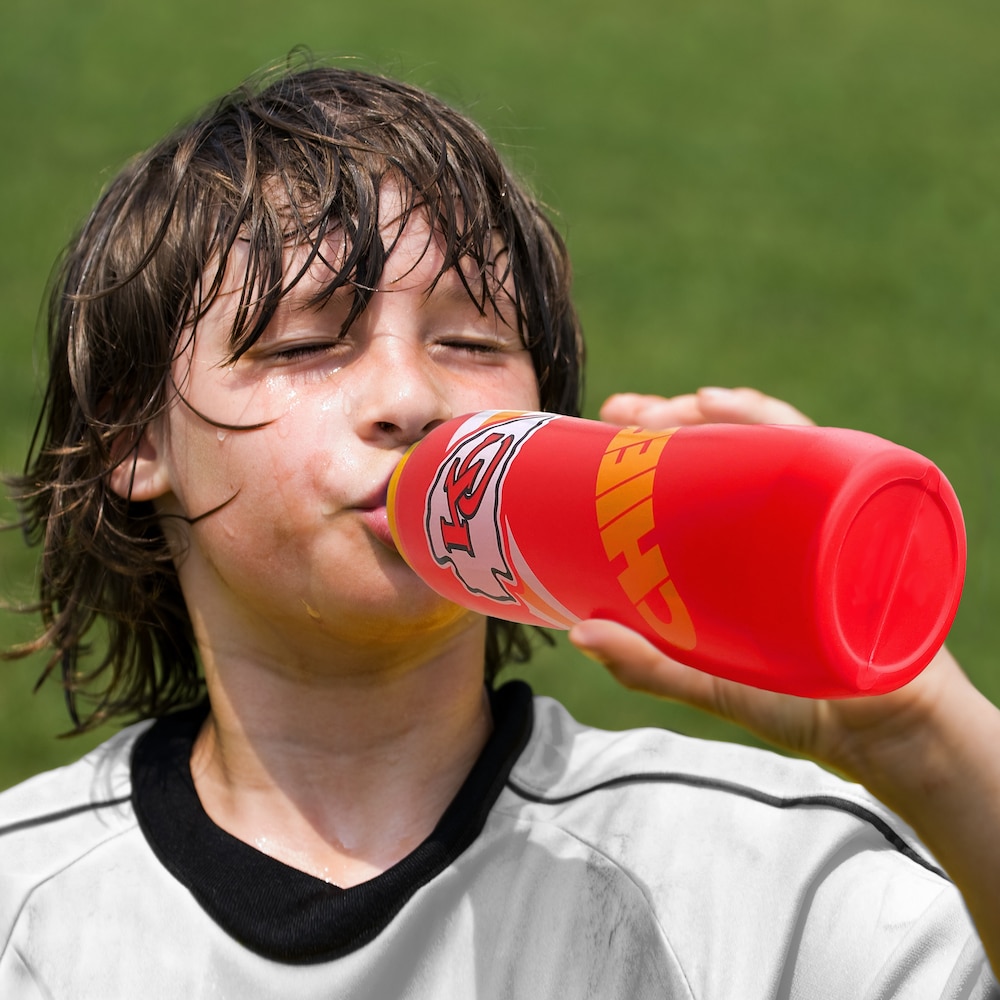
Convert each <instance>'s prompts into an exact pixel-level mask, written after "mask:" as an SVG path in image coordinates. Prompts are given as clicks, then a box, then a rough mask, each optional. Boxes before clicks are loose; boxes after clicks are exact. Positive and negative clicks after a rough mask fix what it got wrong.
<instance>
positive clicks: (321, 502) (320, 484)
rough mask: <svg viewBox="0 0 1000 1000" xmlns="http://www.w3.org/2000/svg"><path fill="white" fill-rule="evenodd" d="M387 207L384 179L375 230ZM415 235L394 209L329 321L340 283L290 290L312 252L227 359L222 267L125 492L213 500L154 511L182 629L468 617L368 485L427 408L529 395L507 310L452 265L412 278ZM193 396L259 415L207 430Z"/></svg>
mask: <svg viewBox="0 0 1000 1000" xmlns="http://www.w3.org/2000/svg"><path fill="white" fill-rule="evenodd" d="M398 211H399V195H398V192H393V191H392V190H391V189H389V190H387V191H385V192H383V197H382V208H381V214H380V220H381V222H382V227H383V232H384V236H385V241H386V244H387V245H388V243H389V241H390V240H391V239H392V238H394V237H395V236H396V232H395V230H396V227H395V226H394V225H393V220H394V218H395V217H396V216H397V215H398ZM431 237H432V234H431V233H430V231H429V226H428V224H427V222H426V220H425V219H424V217H423V215H422V214H420V213H415V214H414V215H413V216H411V218H410V220H409V222H408V224H407V226H406V228H405V230H404V231H403V234H402V237H401V238H400V239H399V240H398V242H397V244H396V247H395V249H394V250H393V251H392V253H391V255H390V256H389V259H388V261H387V263H386V266H385V269H384V273H383V275H382V279H381V282H380V284H379V286H378V288H377V290H376V292H375V294H374V295H373V297H372V300H371V303H370V305H369V306H368V307H367V309H366V310H365V311H364V312H363V313H362V314H361V315H360V316H359V317H358V319H357V320H356V321H355V322H354V324H353V325H352V327H351V328H350V330H349V331H348V333H347V334H346V335H345V336H341V324H342V323H343V320H344V317H345V316H346V314H347V310H348V308H349V306H350V300H349V296H348V294H347V293H343V294H342V293H341V292H338V293H337V294H336V295H335V296H334V297H333V299H331V300H330V301H329V303H327V304H326V305H325V306H323V307H322V308H321V309H319V310H304V309H302V308H301V303H303V302H305V301H307V300H308V299H309V297H310V295H311V294H312V292H314V291H315V289H316V287H317V286H318V285H319V284H320V283H322V282H324V280H325V279H328V278H329V272H328V271H326V270H325V268H326V265H324V264H322V263H316V264H314V265H313V268H312V270H311V271H310V272H309V273H308V275H307V277H306V279H305V280H304V281H302V282H301V283H300V286H299V287H298V288H296V289H295V290H293V291H292V292H291V293H289V295H288V296H287V297H286V299H285V300H284V302H283V304H282V306H281V307H280V310H279V313H278V314H277V315H276V316H275V318H274V320H273V322H272V323H271V324H270V326H269V327H268V329H267V330H266V332H265V333H264V335H263V336H262V338H261V339H260V340H259V341H258V342H257V343H256V344H255V345H254V346H253V347H252V348H251V349H250V350H249V351H248V352H247V353H246V354H245V355H244V356H243V357H242V358H240V360H239V361H237V362H236V363H233V364H230V363H229V362H228V361H227V358H228V355H229V352H230V350H231V345H230V341H229V336H230V330H231V326H232V320H233V313H234V310H235V307H236V301H237V299H238V294H235V293H236V291H237V289H236V288H235V279H233V278H232V275H229V276H227V282H228V285H227V288H226V289H225V290H224V294H222V295H221V296H220V297H219V299H218V300H217V301H216V302H215V303H214V305H213V306H212V308H211V309H210V311H209V313H208V314H207V315H206V317H205V319H204V320H203V321H202V322H201V323H199V325H198V329H197V335H196V337H195V338H194V341H193V345H189V346H188V348H187V349H186V351H185V352H184V353H183V354H182V356H180V357H179V358H178V360H177V362H176V364H175V369H174V378H175V380H176V383H177V387H178V390H179V396H178V398H175V400H174V401H173V403H172V405H171V407H170V409H169V412H168V414H167V416H166V418H165V419H164V420H163V421H162V422H161V424H160V425H158V426H157V427H155V428H153V429H152V430H151V432H150V435H149V437H150V441H151V442H152V446H151V450H150V453H151V454H152V456H153V459H152V464H150V465H148V467H147V466H144V468H147V469H148V470H152V471H153V474H152V475H147V476H143V475H139V476H138V477H137V480H136V495H137V498H139V499H141V498H144V497H143V496H142V495H141V494H142V492H143V491H145V494H147V496H146V497H145V498H152V499H156V500H157V504H158V509H159V510H160V511H161V513H162V514H163V515H171V514H182V515H184V516H185V517H187V518H197V517H198V516H199V515H204V514H206V513H207V512H210V511H214V512H213V513H210V514H208V516H206V517H204V518H203V519H202V520H198V521H196V522H195V523H194V524H191V525H189V524H186V523H185V522H183V521H180V520H175V519H173V518H170V517H165V518H164V520H163V523H164V526H165V530H167V531H168V533H169V534H170V535H171V537H172V539H173V538H174V535H176V536H177V537H176V539H174V540H175V541H176V542H177V543H178V544H179V545H180V546H181V547H180V548H179V549H178V550H177V551H178V552H181V553H183V554H182V555H180V556H179V557H178V559H177V563H178V572H179V575H180V579H181V584H182V587H183V589H184V592H185V598H186V600H187V603H188V607H189V609H190V611H191V614H192V618H193V619H194V622H195V627H196V630H198V631H199V632H202V630H203V622H205V621H207V622H209V623H210V624H211V625H212V626H213V627H218V625H219V623H220V622H226V623H228V624H229V629H230V631H231V632H232V633H233V637H234V638H233V639H232V640H231V641H237V642H238V641H243V640H249V638H250V636H251V635H253V636H255V637H256V641H258V642H259V641H260V640H261V638H262V637H264V638H265V639H266V641H272V640H273V641H274V643H275V646H276V649H280V648H285V649H286V653H291V652H292V650H290V649H287V643H288V642H289V641H291V640H290V637H292V636H294V641H295V642H299V643H304V644H306V645H307V646H308V645H310V644H319V643H322V642H324V641H327V640H329V639H331V638H332V639H335V640H337V641H339V642H343V643H348V644H355V645H358V644H361V645H364V644H369V645H375V646H377V645H378V644H380V643H385V642H393V641H397V640H400V639H403V638H408V641H411V640H412V639H413V637H414V636H415V635H417V634H422V635H425V636H430V635H432V634H436V635H438V636H440V635H441V632H442V630H444V632H445V633H449V632H451V631H462V630H464V629H467V628H474V627H481V620H480V619H478V618H477V617H476V616H471V615H470V614H469V613H468V612H465V611H463V610H460V609H458V608H456V607H455V606H454V605H451V604H449V603H448V602H446V601H444V600H443V599H442V598H439V597H438V596H437V595H435V594H433V593H432V592H431V591H430V590H429V589H428V588H426V587H425V586H424V585H423V584H422V583H421V582H420V581H419V580H417V578H416V577H415V576H414V575H413V573H412V572H411V571H410V570H409V568H408V567H407V566H406V565H405V563H404V562H403V560H402V558H401V557H400V556H399V554H398V553H397V552H396V550H395V548H394V546H393V544H392V539H391V536H390V534H389V529H388V523H387V518H386V511H385V499H386V487H387V484H388V481H389V477H390V475H391V473H392V471H393V469H394V468H395V466H396V464H397V462H398V460H399V458H400V457H401V455H402V454H403V452H404V451H405V450H406V448H407V447H408V446H409V445H410V444H412V443H413V442H414V441H417V440H419V439H420V438H421V437H422V436H423V435H425V434H426V433H427V432H428V431H429V430H431V429H432V428H433V427H434V426H436V425H437V424H438V423H440V422H442V421H444V420H447V419H449V418H450V417H453V416H458V415H460V414H464V413H468V412H472V411H476V410H483V409H525V410H530V409H537V408H538V407H539V397H538V387H537V381H536V377H535V373H534V368H533V366H532V362H531V358H530V355H529V353H528V351H527V350H526V349H525V348H524V346H523V344H522V343H521V341H520V338H519V336H518V334H517V330H516V324H515V323H514V314H513V312H511V315H510V316H509V317H508V318H507V319H508V322H504V319H503V317H501V316H499V315H497V314H496V313H495V312H493V311H492V310H488V311H487V313H486V315H485V316H481V315H480V314H479V312H478V310H477V308H476V306H475V304H474V303H473V302H472V301H471V300H470V299H469V296H468V294H467V293H466V291H465V288H464V287H463V285H462V283H461V280H460V277H459V275H458V274H456V273H455V272H454V271H449V272H446V273H445V275H444V276H443V277H442V278H441V280H440V281H439V282H438V283H437V285H436V287H435V288H434V290H433V291H429V285H430V282H431V280H432V279H433V277H434V276H435V275H436V274H437V272H438V270H439V268H440V265H441V260H442V258H441V254H440V251H439V249H438V246H437V241H436V240H434V239H433V238H431ZM334 245H335V244H334ZM331 252H333V251H331ZM236 270H239V269H238V268H237V269H236ZM474 287H475V286H474ZM226 292H229V294H227V293H226ZM502 297H503V296H501V298H502ZM199 414H200V415H203V416H205V417H209V418H210V419H211V420H213V421H217V422H219V423H224V424H230V425H248V424H258V423H265V422H266V423H265V426H263V427H260V428H259V429H256V430H241V431H232V430H221V429H219V428H218V427H216V426H213V425H212V424H211V423H209V422H208V421H206V420H205V419H203V418H202V416H200V415H199ZM216 508H217V509H216ZM417 626H419V629H418V628H417ZM241 633H242V638H241Z"/></svg>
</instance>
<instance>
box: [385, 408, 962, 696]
mask: <svg viewBox="0 0 1000 1000" xmlns="http://www.w3.org/2000/svg"><path fill="white" fill-rule="evenodd" d="M388 508H389V519H390V525H391V527H392V532H393V537H394V538H395V541H396V544H397V546H398V548H399V551H400V552H401V553H402V554H403V556H404V558H405V559H406V561H407V562H408V563H409V565H410V566H411V567H412V568H413V569H414V571H415V572H416V573H417V574H419V575H420V576H421V577H422V578H423V579H424V580H425V581H426V582H427V583H428V584H429V585H430V586H431V587H432V588H434V589H435V590H437V591H438V592H439V593H441V594H442V595H444V596H445V597H447V598H449V599H450V600H452V601H454V602H455V603H457V604H461V605H464V606H466V607H469V608H472V609H473V610H475V611H479V612H481V613H483V614H485V615H492V616H494V617H497V618H505V619H508V620H511V621H517V622H524V623H528V624H534V625H544V626H550V627H553V628H562V629H566V628H569V627H570V626H571V625H572V624H573V623H574V622H577V621H580V620H582V619H585V618H609V619H613V620H615V621H618V622H621V623H623V624H625V625H628V626H630V627H631V628H633V629H635V630H636V631H638V632H641V633H642V634H643V635H645V636H646V637H647V638H648V639H649V640H650V641H652V642H653V643H655V644H656V645H657V646H658V647H659V648H660V649H662V650H663V651H664V652H666V653H667V654H669V655H670V656H672V657H674V658H675V659H677V660H680V661H682V662H684V663H687V664H689V665H691V666H693V667H697V668H699V669H701V670H705V671H707V672H709V673H712V674H716V675H718V676H721V677H728V678H731V679H734V680H738V681H742V682H743V683H746V684H753V685H755V686H757V687H760V688H766V689H769V690H775V691H785V692H788V693H791V694H797V695H804V696H808V697H813V698H821V697H845V696H851V695H858V694H876V693H880V692H885V691H890V690H893V689H894V688H897V687H900V686H901V685H903V684H905V683H906V682H907V681H909V680H910V679H911V678H913V677H914V676H915V675H916V674H917V673H919V672H920V670H922V669H923V668H924V667H925V666H926V665H927V663H928V662H929V661H930V659H931V658H932V657H933V655H934V653H935V652H937V650H938V649H939V648H940V646H941V644H942V643H943V642H944V638H945V635H946V634H947V631H948V628H949V626H950V625H951V622H952V619H953V618H954V616H955V612H956V611H957V609H958V602H959V599H960V597H961V590H962V582H963V578H964V574H965V532H964V527H963V522H962V515H961V510H960V508H959V506H958V501H957V499H956V498H955V494H954V491H953V490H952V488H951V486H950V484H949V483H948V481H947V480H946V479H945V477H944V476H943V474H942V473H941V472H940V470H938V469H937V468H936V467H935V466H934V465H933V464H932V463H931V462H930V461H928V460H927V459H926V458H923V457H922V456H920V455H918V454H916V453H915V452H912V451H909V450H908V449H906V448H901V447H899V446H898V445H894V444H891V443H890V442H888V441H884V440H882V439H881V438H878V437H875V436H873V435H871V434H865V433H862V432H860V431H851V430H842V429H835V428H820V427H799V426H773V425H760V424H758V425H736V424H706V425H700V426H694V427H680V428H674V429H669V430H656V431H651V430H642V429H640V428H635V427H632V428H621V427H616V426H613V425H610V424H605V423H600V422H598V421H593V420H582V419H579V418H575V417H565V416H558V415H555V414H551V413H522V412H504V411H489V412H484V413H478V414H474V415H471V416H467V417H459V418H457V419H455V420H451V421H449V422H447V423H445V424H443V425H441V426H439V427H437V428H435V430H434V431H432V432H431V433H430V434H428V435H427V437H426V438H424V439H423V440H422V441H420V442H419V443H418V444H417V445H415V446H414V447H413V448H412V449H411V450H410V451H409V452H408V453H407V455H406V456H405V457H404V458H403V460H402V461H401V462H400V464H399V466H398V468H397V469H396V471H395V473H394V475H393V477H392V481H391V483H390V486H389V500H388Z"/></svg>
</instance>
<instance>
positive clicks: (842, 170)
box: [0, 0, 1000, 787]
mask: <svg viewBox="0 0 1000 1000" xmlns="http://www.w3.org/2000/svg"><path fill="white" fill-rule="evenodd" d="M998 27H1000V12H998V9H997V7H996V4H995V0H951V2H950V3H948V4H941V3H937V2H933V3H932V2H928V0H618V2H616V3H613V4H609V3H597V2H595V0H574V2H572V3H570V2H560V0H550V2H545V0H508V2H507V3H504V4H475V5H473V4H450V3H446V2H442V0H422V2H421V3H419V4H417V3H413V2H412V0H383V2H382V3H379V4H356V3H351V4H348V3H343V2H340V0H324V2H322V3H320V2H314V0H302V2H297V0H290V2H288V3H285V4H279V5H275V4H274V3H270V2H268V3H264V2H262V0H241V2H239V3H236V2H232V0H198V2H194V0H169V2H166V3H161V4H146V3H139V2H135V0H132V2H129V0H6V2H5V5H4V28H3V32H2V33H0V93H2V95H3V96H2V105H0V116H2V117H0V122H2V136H3V141H2V142H0V231H2V234H3V239H2V240H0V304H2V308H0V351H2V359H3V360H2V365H0V466H2V467H3V468H4V469H7V470H11V469H16V468H18V467H19V465H20V463H21V461H22V458H23V454H24V451H25V449H26V446H27V441H28V437H29V434H30V427H31V423H32V420H33V414H34V411H35V408H36V405H37V399H38V388H39V383H40V375H39V366H38V364H37V355H38V354H39V353H40V347H41V336H40V334H39V332H38V324H37V316H38V308H39V304H40V302H41V300H42V297H43V293H44V287H45V282H46V278H47V275H48V271H49V268H50V266H51V263H52V261H53V259H54V258H55V256H56V254H57V253H58V251H59V249H60V247H61V246H62V245H63V243H64V242H65V241H66V239H67V238H68V237H69V235H70V233H71V231H72V229H73V228H74V226H75V225H76V223H77V222H78V221H79V220H80V219H81V218H82V216H83V215H84V214H85V213H86V211H87V209H88V208H89V206H90V204H91V203H92V202H93V200H94V199H95V197H96V195H97V193H98V191H99V190H100V187H101V185H102V184H103V183H104V182H105V181H106V180H107V179H108V178H109V177H110V176H111V175H112V174H113V173H114V171H115V170H116V169H117V168H118V167H119V166H120V165H121V164H122V162H123V161H124V160H125V158H126V157H128V156H129V155H130V154H132V153H133V152H135V151H137V150H138V149H140V148H142V147H144V146H146V145H148V144H149V143H151V142H153V141H154V140H156V139H157V138H158V137H159V136H160V135H161V133H163V132H164V131H166V130H167V129H168V128H169V127H171V126H172V125H173V124H175V123H176V122H177V121H179V120H180V119H182V118H185V117H187V116H188V115H189V114H190V113H192V112H193V111H194V110H195V109H197V108H198V107H200V106H201V105H202V104H204V103H206V102H207V101H208V100H209V99H210V98H211V97H213V96H215V95H216V94H217V93H219V92H221V91H223V90H226V89H228V88H229V87H231V86H233V85H235V84H236V83H237V82H239V81H240V80H241V79H242V78H243V77H244V76H246V75H247V74H249V73H251V72H252V71H254V70H255V69H257V68H259V67H261V66H262V65H264V64H267V63H271V62H273V61H275V60H278V59H281V58H282V57H283V56H284V55H285V54H286V53H287V52H288V51H289V50H290V49H291V48H292V47H293V46H295V45H299V44H304V45H307V46H309V47H310V48H312V49H313V50H314V51H315V52H317V53H319V54H321V55H327V56H331V57H350V58H352V59H356V60H357V62H358V64H359V65H361V66H363V67H366V68H375V69H380V70H383V71H387V72H389V73H391V74H394V75H398V76H402V77H404V78H406V79H408V80H410V81H412V82H414V83H417V84H421V85H423V86H426V87H428V88H429V89H431V90H433V91H435V92H437V93H438V94H440V95H441V96H443V97H445V98H446V99H448V100H450V101H451V102H453V103H455V104H457V105H459V106H461V107H463V108H465V109H467V110H469V111H470V112H471V113H472V114H473V116H474V117H476V118H478V119H479V120H480V121H481V122H482V123H483V124H484V125H485V126H486V127H487V128H488V129H489V130H490V132H491V134H492V135H493V136H494V138H495V139H496V141H497V142H498V144H500V145H501V147H502V148H503V149H504V150H505V152H506V154H507V156H508V158H509V159H510V160H511V161H512V162H513V163H514V164H515V165H516V166H517V167H518V168H519V170H520V171H521V172H522V174H523V175H525V176H526V177H527V178H528V180H529V181H530V183H531V184H532V185H533V186H534V187H535V189H536V190H537V191H539V192H540V193H541V194H542V196H543V197H544V198H545V199H546V201H547V202H548V203H549V204H550V205H551V206H552V208H553V210H554V211H555V212H556V213H557V215H558V217H559V218H560V220H561V225H562V228H563V230H564V231H565V233H566V235H567V238H568V241H569V244H570V248H571V251H572V253H573V256H574V259H575V263H576V275H577V297H578V302H579V306H580V309H581V312H582V314H583V318H584V322H585V325H586V328H587V331H588V336H589V344H590V364H589V376H588V393H587V412H588V414H590V415H594V414H595V413H596V409H597V406H598V405H599V403H600V401H601V400H602V399H603V397H604V396H605V395H606V394H608V393H609V392H611V391H613V390H616V389H626V388H627V389H634V390H640V391H650V392H662V393H668V394H673V393H677V392H683V391H687V390H689V389H692V388H694V387H696V386H698V385H702V384H721V385H730V384H740V385H742V384H749V385H756V386H759V387H760V388H762V389H765V390H766V391H768V392H770V393H773V394H775V395H778V396H781V397H785V398H788V399H790V400H791V401H793V402H794V403H796V404H797V405H798V406H799V407H801V408H802V409H804V410H805V411H806V412H808V413H810V414H811V415H812V416H813V417H814V418H816V419H817V420H818V421H819V422H821V423H826V424H834V425H841V426H848V427H857V428H862V429H865V430H870V431H873V432H875V433H878V434H881V435H883V436H885V437H888V438H891V439H893V440H895V441H898V442H900V443H902V444H905V445H907V446H909V447H912V448H915V449H917V450H918V451H921V452H923V453H925V454H927V455H929V456H930V457H931V458H933V459H934V460H935V461H936V462H937V463H938V464H939V465H940V466H941V467H942V468H943V469H944V471H945V472H946V474H947V475H948V476H949V478H950V479H951V480H952V482H953V483H954V485H955V488H956V490H957V491H958V494H959V497H960V498H961V500H962V502H963V506H964V509H965V514H966V519H967V527H968V533H969V542H970V560H969V573H968V578H967V582H966V591H965V597H964V601H963V605H962V608H961V610H960V612H959V617H958V620H957V623H956V626H955V629H954V631H953V634H952V639H951V645H952V647H953V649H954V650H955V651H956V652H957V653H958V654H959V656H960V658H961V659H962V660H963V662H964V663H965V665H966V667H967V669H968V670H969V671H970V673H972V675H973V677H974V678H975V680H976V682H977V684H978V685H979V686H980V687H981V688H982V689H983V690H984V691H986V692H987V693H988V694H989V695H990V697H992V698H993V699H994V700H1000V670H998V669H997V668H996V667H995V666H994V664H995V659H996V647H997V644H998V639H1000V622H998V617H1000V616H998V614H997V608H998V600H997V598H998V592H997V591H998V584H997V563H998V554H1000V530H998V527H997V519H996V517H995V516H994V511H993V508H994V506H995V504H996V500H997V475H998V469H1000V463H998V457H1000V456H998V446H997V431H998V428H1000V421H998V416H1000V379H998V375H1000V370H998V369H1000V364H998V361H1000V351H998V349H997V346H996V341H997V334H998V325H1000V305H998V293H997V287H998V274H1000V115H998V114H997V110H996V109H997V108H998V107H1000V66H998V63H997V59H996V38H997V29H998ZM0 513H2V514H3V515H4V516H6V517H8V518H9V517H10V515H11V511H10V507H9V505H7V506H4V507H3V508H2V511H0ZM32 571H33V558H32V555H31V553H28V552H26V551H25V550H24V549H23V546H22V545H21V543H20V540H19V538H18V537H17V536H16V535H14V534H7V535H5V536H3V537H2V538H0V590H2V593H3V594H5V595H7V596H8V597H14V598H19V597H20V598H24V597H26V596H28V595H29V594H30V589H31V577H32ZM31 631H32V625H31V623H30V622H28V621H25V620H21V619H20V618H17V617H16V616H14V615H11V614H3V615H0V642H3V643H4V644H8V643H10V642H12V641H14V640H15V639H17V638H24V637H26V636H27V635H29V634H30V633H31ZM38 669H39V664H38V663H37V662H30V663H20V664H15V665H0V787H3V786H6V785H9V784H11V783H13V782H14V781H16V780H19V779H20V778H22V777H25V776H27V775H29V774H31V773H33V772H35V771H37V770H39V769H41V768H43V767H47V766H51V765H54V764H57V763H60V762H62V761H64V760H67V759H69V758H71V757H75V756H77V755H78V754H79V753H81V752H82V751H83V750H84V749H85V748H86V747H87V746H89V745H90V744H91V743H93V742H94V740H95V739H96V737H88V738H86V739H74V740H68V741H67V740H58V739H56V738H55V737H56V734H58V733H59V732H60V731H61V730H62V729H63V728H64V727H65V725H66V720H65V716H64V712H63V709H62V705H61V702H60V695H59V692H58V691H56V690H54V689H53V690H47V689H46V688H43V689H42V690H41V692H40V693H39V694H38V695H34V696H32V694H31V687H32V684H33V681H34V677H35V675H36V674H37V672H38ZM523 672H524V673H525V674H526V675H527V676H528V677H529V678H531V679H532V681H533V682H534V683H535V685H536V687H537V688H538V689H539V690H542V691H546V692H552V693H556V694H558V695H559V696H560V697H561V698H563V699H564V700H565V701H566V702H567V703H568V704H569V705H570V707H571V708H572V709H573V710H574V711H575V712H576V713H577V714H578V715H579V716H580V717H582V718H583V719H585V720H587V721H590V722H594V723H597V724H601V725H607V726H611V727H621V726H627V725H636V724H649V723H651V724H657V725H665V726H671V727H674V728H678V729H681V730H684V731H688V732H694V733H699V734H705V735H711V736H721V737H727V738H729V737H732V738H741V737H740V736H739V734H737V733H736V732H735V731H733V730H730V729H729V728H727V727H726V726H724V725H723V724H722V723H718V722H715V721H714V720H711V719H706V718H705V717H704V716H701V715H699V714H697V713H695V712H693V711H690V710H687V709H684V708H680V707H677V706H672V705H668V704H665V703H661V702H655V701H653V700H650V699H646V698H641V697H638V696H634V695H630V694H627V693H625V692H623V691H620V690H618V689H617V688H616V687H615V686H614V685H613V684H612V683H611V682H610V681H609V680H608V679H607V678H606V677H605V676H604V675H603V673H602V671H601V670H600V668H598V667H596V666H594V665H593V664H590V663H588V662H586V661H584V660H582V659H581V658H580V657H578V656H576V655H575V654H573V653H571V652H570V651H569V650H567V648H566V646H565V644H562V643H560V644H559V645H558V646H557V648H556V649H555V650H554V651H552V652H546V653H545V654H543V655H542V656H541V657H540V658H539V660H538V662H537V664H535V665H534V666H532V667H531V668H529V669H527V670H526V671H523ZM101 735H105V734H101Z"/></svg>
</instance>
